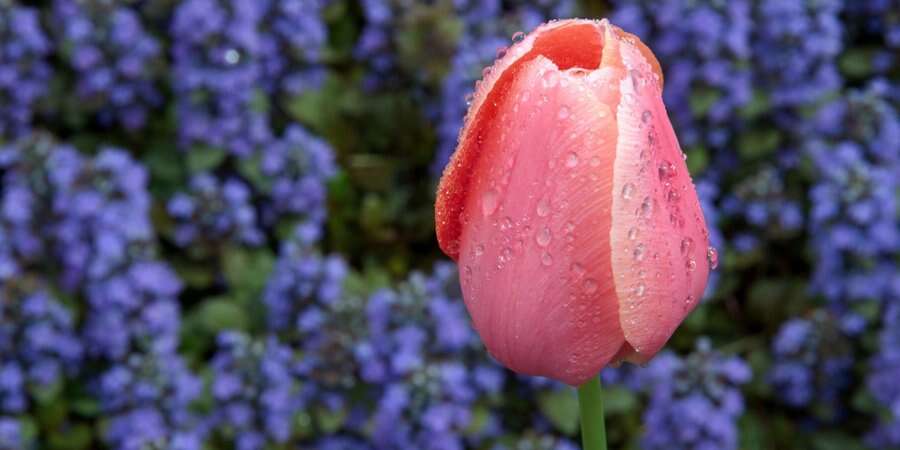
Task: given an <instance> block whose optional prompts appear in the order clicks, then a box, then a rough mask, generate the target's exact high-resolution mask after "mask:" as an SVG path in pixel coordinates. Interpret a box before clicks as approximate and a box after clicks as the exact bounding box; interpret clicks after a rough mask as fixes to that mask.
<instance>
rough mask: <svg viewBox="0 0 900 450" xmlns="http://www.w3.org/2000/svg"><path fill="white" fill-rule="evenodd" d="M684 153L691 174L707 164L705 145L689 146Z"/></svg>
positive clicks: (699, 170) (696, 172)
mask: <svg viewBox="0 0 900 450" xmlns="http://www.w3.org/2000/svg"><path fill="white" fill-rule="evenodd" d="M685 154H686V155H687V157H688V158H687V161H686V163H687V167H688V171H689V172H690V173H691V174H693V175H697V174H699V173H701V172H703V171H704V170H705V169H706V166H707V165H709V154H708V152H707V150H706V148H705V147H701V146H697V147H691V148H689V149H687V150H686V151H685Z"/></svg>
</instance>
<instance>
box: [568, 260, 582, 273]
mask: <svg viewBox="0 0 900 450" xmlns="http://www.w3.org/2000/svg"><path fill="white" fill-rule="evenodd" d="M569 270H571V271H572V272H573V273H575V275H578V276H581V275H584V266H582V265H581V264H578V263H577V262H576V263H572V265H571V266H569Z"/></svg>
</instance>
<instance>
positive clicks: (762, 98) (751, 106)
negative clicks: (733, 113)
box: [739, 89, 769, 120]
mask: <svg viewBox="0 0 900 450" xmlns="http://www.w3.org/2000/svg"><path fill="white" fill-rule="evenodd" d="M768 110H769V97H768V96H767V95H766V93H765V91H762V90H759V89H755V90H754V91H753V96H752V97H750V101H749V102H747V104H746V105H744V106H742V107H741V109H740V111H739V113H740V115H741V117H742V118H744V119H747V120H752V119H755V118H757V117H759V116H761V115H763V113H765V112H767V111H768Z"/></svg>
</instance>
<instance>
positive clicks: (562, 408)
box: [538, 388, 579, 435]
mask: <svg viewBox="0 0 900 450" xmlns="http://www.w3.org/2000/svg"><path fill="white" fill-rule="evenodd" d="M538 406H539V408H540V409H541V412H542V413H543V414H544V415H545V416H547V419H548V420H550V423H552V424H553V425H554V426H555V427H556V428H557V429H558V430H559V431H561V432H563V433H565V434H567V435H573V434H575V432H576V431H578V420H579V418H578V397H577V396H576V395H575V390H574V389H568V388H560V389H555V390H552V391H546V392H541V393H540V394H539V396H538Z"/></svg>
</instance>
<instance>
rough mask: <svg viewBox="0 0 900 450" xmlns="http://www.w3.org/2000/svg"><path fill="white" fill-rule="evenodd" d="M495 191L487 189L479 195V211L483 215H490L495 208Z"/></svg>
mask: <svg viewBox="0 0 900 450" xmlns="http://www.w3.org/2000/svg"><path fill="white" fill-rule="evenodd" d="M497 197H498V195H497V191H495V190H493V189H488V190H487V191H485V192H484V194H482V196H481V212H482V213H483V214H484V215H485V217H487V216H490V215H491V214H493V213H494V211H496V210H497Z"/></svg>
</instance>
